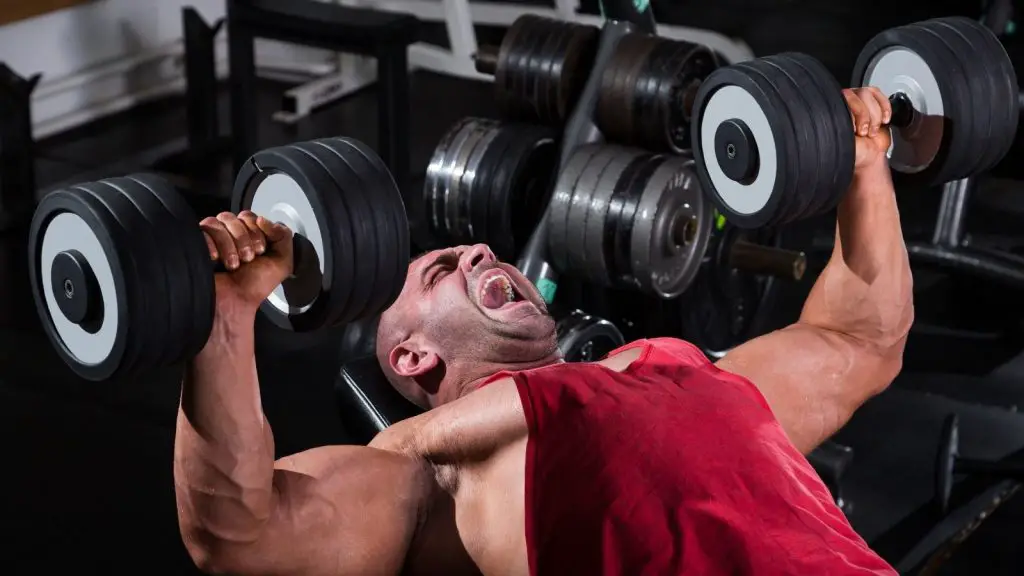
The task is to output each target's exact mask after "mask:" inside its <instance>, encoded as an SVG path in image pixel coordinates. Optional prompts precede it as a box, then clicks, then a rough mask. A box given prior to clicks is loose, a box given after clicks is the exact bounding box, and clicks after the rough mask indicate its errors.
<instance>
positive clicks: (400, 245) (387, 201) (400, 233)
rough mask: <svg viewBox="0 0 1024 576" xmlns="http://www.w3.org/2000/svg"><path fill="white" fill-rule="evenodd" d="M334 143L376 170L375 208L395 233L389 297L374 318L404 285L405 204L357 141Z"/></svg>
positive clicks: (406, 247) (372, 156)
mask: <svg viewBox="0 0 1024 576" xmlns="http://www.w3.org/2000/svg"><path fill="white" fill-rule="evenodd" d="M338 140H339V141H341V142H343V143H345V144H347V145H349V146H351V147H353V148H355V149H356V150H358V151H359V152H360V153H361V154H362V155H363V156H364V157H365V158H366V159H367V160H368V161H369V162H370V165H371V166H373V167H375V168H376V177H377V180H378V181H379V182H380V187H379V188H378V189H377V195H376V196H375V197H376V198H377V199H379V200H381V202H380V205H379V208H380V210H383V211H386V212H387V213H388V214H389V215H390V216H391V219H392V222H393V223H394V227H395V230H396V236H395V241H394V242H393V243H390V244H389V245H388V246H389V247H390V248H391V249H392V250H393V251H392V252H391V254H390V258H391V262H392V266H393V267H394V270H395V274H394V276H393V280H392V284H391V286H390V295H389V296H388V297H386V298H385V300H384V304H383V306H382V307H381V308H380V310H378V311H376V312H374V313H373V314H372V315H376V314H380V313H381V312H383V311H384V310H385V309H386V308H387V307H388V306H390V305H391V303H392V302H394V301H395V299H396V298H398V294H399V293H400V292H401V291H402V286H403V285H404V284H405V276H406V273H407V272H408V269H409V258H410V256H409V217H408V214H407V212H406V211H405V203H404V202H403V201H402V191H401V190H400V189H399V188H398V184H397V183H396V182H395V178H394V176H392V174H391V171H390V170H388V168H387V166H386V165H385V164H384V160H383V159H381V157H380V156H378V155H377V153H376V152H374V151H373V150H372V149H370V147H369V146H367V145H366V144H364V143H363V142H360V141H359V140H355V139H353V138H339V139H338ZM380 290H382V291H384V292H385V293H388V290H387V289H386V287H384V286H381V287H380Z"/></svg>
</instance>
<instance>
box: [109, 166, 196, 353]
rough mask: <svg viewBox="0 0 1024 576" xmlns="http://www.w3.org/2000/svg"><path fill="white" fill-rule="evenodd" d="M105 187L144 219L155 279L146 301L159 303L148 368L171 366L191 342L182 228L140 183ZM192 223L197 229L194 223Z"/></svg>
mask: <svg viewBox="0 0 1024 576" xmlns="http://www.w3.org/2000/svg"><path fill="white" fill-rule="evenodd" d="M106 184H107V186H109V187H111V188H112V189H113V191H115V192H117V193H119V194H120V195H121V196H122V198H123V200H122V201H124V200H126V201H127V202H130V203H131V204H132V205H133V206H134V208H135V210H137V211H138V214H139V216H141V217H142V218H143V219H144V224H145V225H146V230H145V231H142V230H140V231H139V237H140V238H143V241H144V243H145V244H147V245H148V250H152V251H153V252H152V254H153V255H154V258H153V262H152V263H151V265H150V266H149V268H150V272H151V273H152V276H150V277H148V278H147V280H149V285H148V287H147V288H148V289H147V294H146V298H147V299H153V300H160V302H155V303H153V305H154V307H155V309H156V310H155V311H154V315H153V316H152V317H151V318H152V320H154V322H153V325H152V326H151V327H150V338H149V339H150V341H151V342H152V343H153V344H154V346H156V350H155V354H154V359H153V361H152V363H151V364H149V366H151V367H158V366H168V365H170V364H172V363H174V362H175V361H176V360H179V359H181V357H182V356H183V354H184V347H185V346H186V345H187V344H188V343H189V342H190V340H191V338H189V334H188V331H189V330H190V329H191V328H192V326H191V318H190V316H191V312H192V302H191V293H190V292H191V287H190V286H189V282H190V274H189V268H190V267H189V265H188V262H187V261H186V259H185V258H186V255H185V252H184V251H183V250H182V247H181V246H180V242H181V234H180V225H179V224H178V223H177V222H175V220H174V218H173V217H172V216H171V214H170V212H168V211H167V210H166V209H165V208H164V206H163V204H162V203H161V202H160V201H159V200H158V199H157V198H156V196H155V195H154V194H153V192H152V191H151V190H150V189H149V188H148V187H147V186H146V185H145V184H143V183H141V182H139V181H138V180H135V179H133V178H111V179H109V180H107V181H106ZM165 184H166V183H165ZM166 185H167V186H170V184H166ZM125 206H126V207H127V204H126V205H125ZM190 224H191V225H192V226H193V227H194V226H196V222H195V221H192V222H190ZM158 315H159V317H158Z"/></svg>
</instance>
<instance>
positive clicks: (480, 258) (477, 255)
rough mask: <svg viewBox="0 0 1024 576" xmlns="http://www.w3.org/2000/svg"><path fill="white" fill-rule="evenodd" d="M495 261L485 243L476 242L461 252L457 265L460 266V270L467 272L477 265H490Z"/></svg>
mask: <svg viewBox="0 0 1024 576" xmlns="http://www.w3.org/2000/svg"><path fill="white" fill-rule="evenodd" d="M495 261H497V259H496V258H495V257H494V254H493V253H492V252H491V249H490V248H488V247H487V244H476V245H475V246H470V247H469V249H468V250H466V251H465V252H463V253H462V258H460V259H459V266H461V267H462V271H463V272H465V273H467V274H469V273H470V272H472V271H473V270H474V269H476V268H477V267H479V266H491V265H493V264H494V263H495Z"/></svg>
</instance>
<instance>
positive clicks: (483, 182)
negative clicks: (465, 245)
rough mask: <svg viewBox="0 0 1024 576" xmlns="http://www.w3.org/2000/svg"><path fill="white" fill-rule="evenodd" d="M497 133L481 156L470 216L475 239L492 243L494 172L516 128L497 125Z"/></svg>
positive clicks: (495, 128)
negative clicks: (489, 211) (491, 205)
mask: <svg viewBox="0 0 1024 576" xmlns="http://www.w3.org/2000/svg"><path fill="white" fill-rule="evenodd" d="M494 130H495V132H497V134H496V135H495V136H494V140H491V143H490V144H489V145H488V146H487V150H486V151H485V152H484V154H483V156H481V157H480V167H479V170H480V171H479V172H477V174H476V177H475V178H474V179H473V189H472V192H471V195H472V198H470V200H469V217H470V221H471V222H472V227H473V241H474V242H485V243H487V244H490V243H491V241H492V237H493V235H494V232H493V231H492V230H491V227H490V221H489V220H488V210H489V208H490V204H491V187H492V186H494V173H495V171H496V170H497V169H498V165H499V164H500V163H501V161H502V160H503V159H504V157H505V153H506V151H507V150H508V147H509V143H510V142H511V141H512V139H513V135H514V129H513V130H510V129H509V125H497V126H495V127H494Z"/></svg>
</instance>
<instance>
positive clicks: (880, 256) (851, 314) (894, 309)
mask: <svg viewBox="0 0 1024 576" xmlns="http://www.w3.org/2000/svg"><path fill="white" fill-rule="evenodd" d="M912 292H913V280H912V277H911V273H910V265H909V261H908V258H907V249H906V245H905V244H904V241H903V231H902V229H901V227H900V217H899V210H898V208H897V205H896V196H895V193H894V191H893V185H892V179H891V177H890V175H889V171H888V167H887V166H885V165H884V164H882V163H879V164H878V165H876V166H874V167H872V168H870V169H866V170H863V171H862V172H861V173H859V174H857V175H856V176H855V178H854V182H853V184H852V186H851V188H850V190H849V192H848V193H847V194H846V197H845V198H844V199H843V201H842V203H841V204H840V205H839V211H838V222H837V226H836V242H835V248H834V250H833V253H832V257H831V259H830V261H829V263H828V265H827V266H826V267H825V270H824V271H823V272H822V274H821V276H820V277H819V278H818V280H817V282H816V283H815V285H814V287H813V288H812V290H811V293H810V295H809V296H808V298H807V302H806V303H805V305H804V309H803V312H802V314H801V316H800V322H801V323H802V324H807V325H811V326H816V327H819V328H823V329H826V330H829V331H832V332H836V333H838V334H840V335H843V336H845V337H848V338H852V339H854V340H856V341H857V342H859V343H860V344H863V345H865V346H868V347H870V348H872V349H875V350H877V351H878V352H879V353H883V354H886V355H896V356H901V355H902V349H903V342H904V341H905V338H906V334H907V331H908V330H909V328H910V324H911V322H912V321H913V313H914V309H913V294H912Z"/></svg>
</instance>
